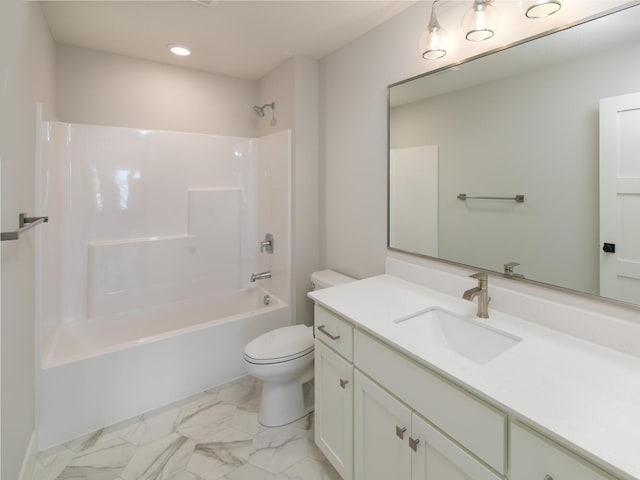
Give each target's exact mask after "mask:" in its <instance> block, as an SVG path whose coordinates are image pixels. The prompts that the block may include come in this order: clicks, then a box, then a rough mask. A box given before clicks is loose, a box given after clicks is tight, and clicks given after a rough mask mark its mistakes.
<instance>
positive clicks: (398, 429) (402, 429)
mask: <svg viewBox="0 0 640 480" xmlns="http://www.w3.org/2000/svg"><path fill="white" fill-rule="evenodd" d="M406 431H407V429H406V427H399V426H397V425H396V435H397V436H398V438H399V439H400V440H402V439H403V438H404V432H406Z"/></svg>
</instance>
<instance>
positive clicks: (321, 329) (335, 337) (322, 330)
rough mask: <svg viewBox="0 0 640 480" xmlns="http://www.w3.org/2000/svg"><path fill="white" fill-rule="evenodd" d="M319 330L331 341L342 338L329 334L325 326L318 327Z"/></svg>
mask: <svg viewBox="0 0 640 480" xmlns="http://www.w3.org/2000/svg"><path fill="white" fill-rule="evenodd" d="M318 330H320V331H321V332H322V333H324V334H325V335H326V336H327V337H329V338H330V339H331V340H338V339H339V338H340V335H331V334H330V333H329V332H327V331H326V330H325V329H324V325H320V326H319V327H318Z"/></svg>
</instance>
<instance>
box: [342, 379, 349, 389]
mask: <svg viewBox="0 0 640 480" xmlns="http://www.w3.org/2000/svg"><path fill="white" fill-rule="evenodd" d="M347 383H349V380H343V379H340V386H341V387H342V389H343V390H344V389H345V388H347Z"/></svg>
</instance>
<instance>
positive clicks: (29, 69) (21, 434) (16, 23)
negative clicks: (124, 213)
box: [0, 0, 54, 479]
mask: <svg viewBox="0 0 640 480" xmlns="http://www.w3.org/2000/svg"><path fill="white" fill-rule="evenodd" d="M0 40H1V41H0V44H1V45H2V46H1V47H0V48H2V51H1V55H0V160H1V162H2V201H1V203H2V231H10V230H15V229H16V228H17V223H18V213H20V212H26V213H29V214H34V187H35V182H34V164H35V161H34V158H35V145H36V142H35V103H36V102H43V103H44V105H45V115H46V116H47V117H49V118H51V117H53V116H54V111H53V107H54V45H53V41H52V39H51V35H50V34H49V29H48V27H47V25H46V24H45V21H44V17H43V15H42V12H41V11H40V6H39V5H38V4H37V3H35V2H23V1H21V0H5V1H3V2H2V3H1V4H0ZM35 213H37V212H35ZM1 255H2V317H1V327H2V330H1V333H0V337H1V351H2V359H1V366H2V370H1V373H0V376H1V381H2V384H1V394H2V395H1V400H0V403H1V408H2V410H1V437H2V440H1V450H0V463H1V465H2V471H1V473H0V476H1V477H2V478H5V479H17V478H18V476H19V474H20V469H21V466H22V463H23V459H24V458H25V454H26V453H27V448H28V445H29V441H30V439H31V436H32V433H33V430H34V344H35V339H34V316H35V314H34V301H33V299H34V271H33V269H34V264H33V255H34V252H33V233H29V234H26V235H25V236H24V237H23V238H22V239H20V240H19V241H13V242H3V243H2V254H1ZM24 474H25V478H26V476H28V475H29V473H28V470H25V472H24Z"/></svg>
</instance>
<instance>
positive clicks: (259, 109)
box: [253, 105, 264, 117]
mask: <svg viewBox="0 0 640 480" xmlns="http://www.w3.org/2000/svg"><path fill="white" fill-rule="evenodd" d="M253 111H254V112H256V115H258V116H259V117H264V107H259V106H258V105H254V106H253Z"/></svg>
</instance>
